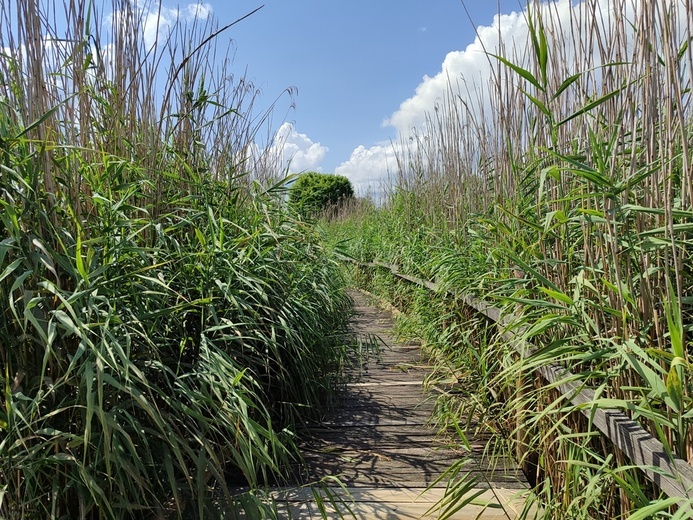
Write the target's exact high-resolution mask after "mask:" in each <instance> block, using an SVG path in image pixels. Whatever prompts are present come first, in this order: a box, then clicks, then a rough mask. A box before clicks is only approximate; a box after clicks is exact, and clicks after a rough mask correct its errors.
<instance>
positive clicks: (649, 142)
mask: <svg viewBox="0 0 693 520" xmlns="http://www.w3.org/2000/svg"><path fill="white" fill-rule="evenodd" d="M692 12H693V11H692V10H691V6H690V5H689V4H688V3H687V2H678V1H667V2H625V1H619V0H610V1H596V0H587V1H585V2H581V3H578V4H575V5H573V4H572V3H570V2H550V3H540V2H530V3H528V5H527V7H526V9H525V10H524V16H525V20H526V24H527V27H528V37H527V40H526V42H525V41H523V42H516V43H514V42H510V41H507V42H502V43H501V45H499V46H498V48H496V49H491V48H489V49H487V52H488V59H489V60H490V63H491V65H492V70H493V73H492V75H491V77H490V80H489V83H488V85H486V86H485V89H484V90H476V91H474V92H482V94H480V99H479V100H478V102H476V103H474V100H472V102H470V101H469V100H468V99H466V97H465V96H463V95H458V94H459V90H457V85H456V84H455V79H454V78H452V79H451V88H450V92H449V93H448V95H447V96H446V97H445V99H443V100H441V102H440V104H439V106H438V107H437V109H436V111H435V112H433V113H431V114H430V115H429V117H428V120H427V123H426V125H425V127H424V128H422V129H418V130H417V132H418V133H414V134H413V135H414V137H413V138H412V139H409V140H408V141H406V142H404V143H402V145H401V146H399V147H398V151H399V158H400V160H399V170H398V176H397V178H396V179H395V182H394V184H393V187H392V189H391V195H390V199H389V202H388V203H387V204H386V205H384V206H383V207H382V208H381V209H379V210H376V209H372V210H370V211H368V212H366V214H365V215H364V214H359V216H358V218H356V219H350V218H349V216H348V214H346V213H345V214H343V215H342V217H341V219H342V222H340V223H339V224H338V225H335V226H332V227H331V229H332V230H333V232H334V233H335V235H336V236H338V237H340V239H344V238H348V237H354V238H353V239H352V241H351V242H347V244H349V243H351V244H353V248H354V249H353V250H352V251H351V254H352V255H353V256H355V257H360V258H362V259H364V260H371V259H373V258H379V259H381V260H384V261H388V262H392V263H396V264H399V265H401V266H402V269H403V271H404V272H407V273H410V274H414V275H417V276H421V277H425V278H428V279H437V280H438V281H440V282H441V283H442V284H443V286H444V287H445V288H446V289H449V290H451V291H462V292H467V293H472V294H475V295H477V296H481V297H483V298H485V299H487V300H490V301H492V302H494V303H495V304H496V305H498V306H502V307H503V308H504V309H505V313H506V315H507V317H508V318H509V319H511V320H512V323H513V324H512V325H510V328H513V329H514V330H516V331H518V332H519V333H520V334H521V337H522V339H525V340H528V341H530V342H532V343H534V344H535V345H537V346H539V347H540V349H539V351H538V353H536V354H534V355H533V356H531V357H530V358H528V359H527V360H524V361H523V360H520V359H519V358H518V357H517V355H516V353H515V350H514V348H513V346H512V345H510V344H508V343H507V341H506V340H505V339H503V336H502V335H498V334H495V333H494V331H493V330H492V329H490V330H489V331H488V334H485V335H483V341H478V342H477V341H474V342H469V341H467V340H468V339H474V336H475V335H476V334H475V333H472V332H469V331H465V326H466V325H465V324H466V323H467V322H466V321H465V320H464V319H462V318H460V319H453V320H450V319H449V316H447V315H442V316H440V317H437V316H435V315H434V316H430V313H428V314H429V316H428V318H427V319H432V320H433V323H434V324H437V325H438V326H439V329H438V330H439V332H440V331H441V330H443V331H445V333H444V335H443V336H442V337H443V338H446V346H445V347H441V351H440V352H441V356H440V357H441V359H443V360H444V362H445V363H446V364H447V365H448V366H451V367H455V368H454V371H456V372H457V373H462V374H464V373H467V371H468V370H471V369H475V368H474V367H478V365H479V362H480V361H481V362H483V366H484V367H485V368H482V370H483V371H484V373H483V374H476V375H474V376H470V377H466V378H465V379H466V380H468V381H469V382H470V383H471V384H472V385H477V387H478V388H479V392H477V394H476V395H477V396H478V395H481V396H487V397H489V396H491V394H492V397H493V399H487V398H483V399H481V398H477V399H473V400H471V401H470V400H469V399H467V400H462V401H459V402H458V404H455V405H454V406H453V405H449V406H446V407H444V409H446V410H449V409H450V408H451V406H453V407H458V408H460V406H461V405H460V404H459V403H462V404H464V403H467V405H466V406H462V407H461V408H460V409H461V410H462V412H460V415H461V418H462V419H463V418H464V414H466V413H474V414H476V415H477V416H478V417H480V418H484V420H482V421H481V423H483V422H484V421H485V422H487V423H488V424H489V425H495V426H493V427H494V428H498V427H502V428H503V431H505V432H510V435H508V436H506V438H510V439H515V441H514V444H515V446H510V447H509V449H510V451H511V452H512V453H513V455H517V456H518V457H519V458H520V459H521V460H520V462H522V463H523V464H524V465H525V466H526V469H527V470H528V477H529V479H530V481H531V482H532V483H533V484H534V485H535V486H534V488H533V493H534V498H535V499H536V501H537V503H538V504H539V505H540V506H541V509H540V510H541V511H543V512H544V514H545V515H546V516H547V517H551V518H594V517H604V518H617V517H628V515H629V514H633V515H634V517H637V518H645V517H648V516H649V515H653V516H656V515H660V516H661V517H670V516H671V515H673V516H677V517H685V516H686V515H687V514H688V513H687V512H686V510H685V508H682V509H677V508H676V507H673V508H672V504H674V503H677V502H678V503H679V505H681V501H683V504H684V506H685V503H687V502H688V499H687V498H685V497H671V498H666V497H663V496H662V495H661V494H660V491H659V490H658V489H657V488H656V487H654V486H653V485H652V484H650V483H649V482H648V481H647V480H646V479H645V478H644V476H643V474H642V473H641V472H639V470H638V468H637V467H634V466H633V465H632V464H631V462H630V461H628V460H627V459H626V458H625V457H624V456H623V455H622V454H621V453H619V452H618V450H616V449H615V448H614V447H613V446H611V445H610V444H609V442H608V441H606V440H605V438H604V437H602V436H601V435H599V433H598V432H596V431H595V430H594V427H593V426H592V425H591V423H590V421H588V420H586V419H585V418H584V417H581V416H580V414H578V413H576V410H575V407H574V406H573V405H571V403H570V402H569V400H567V399H565V398H562V397H560V395H559V394H558V393H557V392H556V391H555V390H554V389H553V388H551V387H550V385H547V384H546V383H545V382H542V381H541V380H538V378H537V377H536V375H535V374H534V372H533V368H534V367H536V366H538V365H541V364H548V363H559V364H560V365H562V366H564V367H566V368H569V369H570V370H571V371H572V372H573V373H578V374H579V375H580V377H581V380H583V381H585V384H586V386H588V387H589V388H593V389H595V390H596V397H595V399H594V401H593V402H592V403H590V404H589V406H588V408H589V407H605V408H606V407H615V408H619V409H621V410H624V411H625V412H626V413H628V414H629V415H630V416H631V417H632V418H633V419H635V420H637V421H639V422H640V423H641V424H642V425H643V426H644V427H645V428H646V429H647V430H648V431H649V432H650V433H651V434H652V435H654V436H655V437H657V438H658V439H659V440H660V441H661V442H662V443H663V444H664V446H665V448H666V449H667V450H669V451H670V452H671V453H675V454H677V455H678V456H679V457H682V458H683V459H685V460H691V456H693V452H692V450H693V443H692V429H691V417H693V408H692V403H693V402H692V401H691V390H692V389H693V388H692V387H691V384H692V382H691V363H690V359H689V354H690V348H691V347H690V340H689V339H688V338H689V334H690V329H691V303H692V299H691V298H692V297H693V293H692V283H691V282H692V280H691V272H693V269H692V267H693V266H692V265H691V257H690V252H691V242H690V232H691V230H692V229H693V228H692V226H693V224H692V223H691V222H692V218H693V205H692V199H691V197H692V194H693V175H692V174H691V172H692V171H693V170H692V169H691V149H690V147H691V135H692V134H691V114H690V109H691V106H690V103H691V96H690V90H691V86H692V85H691V71H692V70H693V49H691V46H690V41H691V33H692V31H693V19H692V18H691V13H692ZM417 136H420V139H417V138H416V137H417ZM370 276H374V275H370ZM377 276H382V275H377ZM367 278H368V277H367ZM369 279H370V278H369ZM409 301H414V300H413V299H412V298H411V297H410V298H409ZM414 303H415V301H414ZM419 306H421V305H419ZM424 306H425V305H424ZM420 314H422V315H425V314H426V312H425V311H424V312H422V313H420ZM472 326H473V325H472V324H471V323H470V324H469V327H472ZM427 328H428V329H429V330H430V325H427ZM425 332H426V330H424V333H425ZM501 332H502V331H501ZM438 337H439V338H440V337H441V336H440V334H439V336H438ZM455 356H456V360H455V359H453V358H454V357H455ZM476 369H478V368H476ZM486 369H491V370H490V371H488V372H487V370H486ZM479 382H481V383H483V384H482V385H479V384H478V383H479ZM484 385H485V386H484ZM482 390H483V391H482ZM489 392H490V393H489ZM461 393H464V392H461ZM448 398H449V396H448ZM472 402H473V404H472ZM478 422H479V421H477V423H478ZM636 511H638V512H637V513H636ZM677 511H678V512H677Z"/></svg>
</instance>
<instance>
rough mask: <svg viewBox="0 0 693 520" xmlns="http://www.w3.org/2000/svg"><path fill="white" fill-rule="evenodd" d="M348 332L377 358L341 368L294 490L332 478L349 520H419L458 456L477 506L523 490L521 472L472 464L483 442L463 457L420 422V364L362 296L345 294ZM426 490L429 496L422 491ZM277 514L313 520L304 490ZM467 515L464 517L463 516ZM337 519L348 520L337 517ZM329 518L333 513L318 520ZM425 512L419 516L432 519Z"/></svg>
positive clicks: (498, 513)
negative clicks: (335, 393)
mask: <svg viewBox="0 0 693 520" xmlns="http://www.w3.org/2000/svg"><path fill="white" fill-rule="evenodd" d="M352 298H353V299H354V302H355V315H354V317H353V319H352V330H353V332H354V334H355V335H356V336H357V337H358V338H360V339H361V341H362V342H363V343H364V344H365V343H368V342H369V341H372V339H373V338H379V342H380V345H379V346H380V348H379V352H378V353H377V355H371V356H369V357H368V358H366V359H364V360H363V362H357V363H355V364H354V366H353V367H352V368H351V370H350V372H349V377H348V379H347V381H348V382H347V383H346V385H345V388H344V389H343V392H342V395H341V399H340V401H339V403H338V405H337V407H336V408H335V410H334V412H333V413H332V414H331V415H330V416H328V417H325V419H324V421H322V422H321V423H320V424H316V425H314V426H313V427H312V428H311V429H310V435H309V436H308V437H307V438H306V440H305V442H304V443H303V445H302V448H303V454H304V458H305V465H304V466H302V467H301V468H300V470H299V471H297V476H296V484H297V485H307V484H311V483H314V482H316V481H320V480H321V479H325V478H328V479H329V478H331V477H338V478H339V480H340V482H341V483H342V484H343V485H344V489H342V490H340V489H339V488H336V487H335V488H333V489H332V491H329V490H328V491H327V493H328V494H329V493H336V494H338V495H339V496H342V497H343V498H344V495H345V494H346V493H345V492H346V491H348V492H349V494H350V495H351V496H350V497H346V498H345V506H349V508H350V510H351V511H352V512H353V513H354V516H355V517H356V518H393V519H394V518H421V517H422V515H423V514H424V513H425V512H426V511H427V510H428V509H429V508H430V507H431V506H432V505H433V504H435V502H436V501H438V500H440V499H441V498H442V496H443V491H444V489H443V488H444V487H445V485H446V482H445V481H442V482H437V483H436V480H437V479H438V478H439V477H440V476H441V475H442V474H443V473H444V472H445V471H446V470H447V469H448V468H449V467H450V466H451V465H452V464H453V463H455V462H458V461H460V459H464V460H465V462H464V469H463V472H469V473H470V475H472V476H474V477H475V481H476V483H475V485H474V487H475V489H478V490H479V491H478V492H479V493H480V499H482V500H483V499H486V500H488V501H491V502H494V503H495V504H496V507H499V506H500V503H502V502H506V504H510V502H511V501H510V500H509V497H510V496H512V495H514V494H516V493H518V492H521V491H522V490H524V489H526V487H527V484H526V481H525V479H524V476H523V475H522V472H521V471H520V470H519V469H518V468H517V467H516V466H515V464H514V463H513V462H512V461H510V460H500V461H494V465H493V467H489V464H488V461H486V460H484V459H483V458H482V452H483V448H484V445H485V442H486V440H485V439H470V442H471V444H472V450H471V452H464V453H463V452H460V451H456V450H454V449H452V448H450V447H449V446H446V445H445V444H444V442H443V440H442V439H441V438H439V437H437V436H436V435H435V432H434V431H433V430H432V429H431V428H430V427H429V426H428V425H427V423H428V420H429V418H430V417H431V413H432V411H433V400H432V399H431V398H429V397H427V396H426V394H425V393H424V389H423V380H424V377H425V375H426V372H427V370H428V369H429V367H428V366H427V365H426V364H425V363H424V362H423V361H422V359H421V350H420V345H419V344H418V343H416V342H398V341H396V340H395V339H394V338H393V336H392V327H393V320H392V316H391V314H390V313H389V312H388V311H384V310H381V309H376V308H375V307H373V306H371V305H369V304H368V302H367V299H366V297H365V295H364V294H362V293H360V292H353V293H352ZM429 486H432V487H434V488H438V489H431V490H429V491H427V492H426V493H424V491H426V488H428V487H429ZM278 498H281V499H285V500H286V501H287V504H286V505H285V507H287V510H286V511H285V512H286V514H287V517H289V514H290V513H291V516H292V517H294V518H311V517H314V518H320V515H319V514H318V513H317V507H316V506H315V500H314V496H313V494H312V492H310V490H308V489H307V488H303V489H300V490H298V491H293V492H288V493H285V494H284V495H283V496H280V497H278ZM472 509H474V510H472ZM463 511H464V512H460V513H457V514H456V515H455V516H453V517H451V518H460V519H461V518H476V517H477V514H478V513H480V511H481V509H479V508H473V507H472V508H470V509H468V508H465V509H464V510H463ZM346 516H347V517H348V516H350V515H348V514H347V515H346ZM333 517H334V518H337V517H339V515H338V513H336V512H335V513H334V516H329V515H328V518H333ZM436 517H437V515H432V516H429V517H426V518H436ZM513 517H514V514H512V507H509V510H508V511H507V514H506V512H505V511H504V510H503V508H500V509H495V510H488V511H487V512H485V513H483V514H482V516H480V517H479V518H513Z"/></svg>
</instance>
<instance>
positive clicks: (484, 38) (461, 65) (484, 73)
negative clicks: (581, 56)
mask: <svg viewBox="0 0 693 520" xmlns="http://www.w3.org/2000/svg"><path fill="white" fill-rule="evenodd" d="M669 1H670V2H672V3H678V5H679V11H680V13H685V12H687V11H686V9H685V6H684V4H683V2H682V0H669ZM642 3H643V0H635V1H634V2H633V4H634V5H633V4H631V3H629V2H626V4H627V5H626V6H624V11H623V13H622V15H624V16H625V17H626V18H627V19H629V20H632V19H633V12H634V11H633V10H634V9H635V7H636V6H637V5H640V4H642ZM597 5H598V9H599V11H600V12H599V14H598V15H597V18H598V19H599V20H600V22H599V23H600V24H602V27H601V29H600V30H601V31H604V32H608V31H611V27H612V26H613V25H614V16H619V15H617V14H615V13H614V12H612V2H610V1H601V2H599V1H598V2H597ZM541 6H542V7H541V9H542V11H543V12H542V18H543V19H545V20H547V19H553V20H554V21H555V25H554V27H555V28H557V27H560V28H561V29H555V37H557V38H560V37H561V36H560V34H559V33H560V30H563V31H565V32H567V31H570V30H571V18H572V22H573V24H575V23H577V24H578V26H579V27H580V29H579V30H580V31H587V30H589V29H590V23H592V22H591V20H592V16H589V15H588V14H587V11H586V10H587V7H586V4H585V2H577V3H575V2H574V0H558V1H556V2H548V3H547V2H543V3H542V4H541ZM549 11H550V13H549ZM684 19H685V16H680V19H679V23H680V24H682V25H681V27H679V34H685V31H684V27H685V25H683V24H684V21H685V20H684ZM422 29H423V27H422V28H420V29H419V30H422ZM549 32H550V33H551V31H549ZM551 37H552V35H551V34H549V39H550V38H551ZM626 37H627V38H628V41H629V42H630V41H632V34H626ZM578 39H579V38H578ZM574 43H575V38H574V37H572V36H571V35H570V34H568V37H567V38H565V40H564V42H563V44H562V45H565V47H564V53H565V54H564V55H563V57H564V59H566V60H567V62H568V63H571V62H572V60H573V59H574V58H575V54H576V51H575V49H574ZM593 45H594V47H593V48H592V49H591V57H592V59H593V60H594V61H593V63H592V66H596V65H597V64H599V63H600V61H599V49H598V48H597V47H596V45H597V43H596V42H594V43H593ZM549 48H552V42H551V41H549ZM499 49H501V50H500V51H499ZM529 52H532V48H531V42H530V39H529V28H528V25H527V18H526V13H525V12H512V13H510V14H502V15H496V16H495V17H494V19H493V22H492V24H491V25H490V26H480V27H478V28H477V30H476V36H475V39H474V41H473V42H472V43H471V44H469V45H468V46H467V47H466V48H465V49H464V50H455V51H451V52H449V53H448V54H447V55H446V56H445V59H444V60H443V63H442V64H441V68H440V72H438V73H437V74H435V75H434V76H424V77H423V79H422V81H421V83H420V84H419V85H418V86H417V88H416V90H415V92H414V94H413V95H412V96H411V97H410V98H408V99H406V100H404V101H403V102H402V103H401V104H400V106H399V108H398V109H397V110H396V111H395V112H394V113H393V114H392V115H391V116H390V117H389V118H387V119H386V120H385V121H383V126H385V127H388V126H389V127H392V128H393V129H394V130H395V136H396V137H395V142H396V143H402V142H405V143H407V142H408V143H416V142H417V139H416V138H414V140H413V141H410V137H411V136H413V135H414V136H416V135H418V136H419V137H420V136H422V135H425V133H426V131H425V125H426V121H427V118H430V116H431V114H434V113H435V112H436V110H437V109H439V108H440V107H441V106H442V105H443V101H444V100H445V99H446V98H447V99H450V98H455V99H456V100H457V101H456V103H458V104H459V106H464V110H463V112H465V114H468V115H469V116H472V117H475V118H478V117H480V114H483V117H484V118H489V117H490V114H491V113H492V107H493V106H495V105H497V104H498V101H497V100H495V99H494V98H493V97H492V96H493V95H494V93H495V90H493V89H489V81H490V80H491V79H492V75H493V74H494V72H495V69H496V67H497V65H498V61H497V60H496V59H495V58H494V57H492V56H489V54H502V55H505V56H509V57H510V59H511V61H513V62H514V63H517V64H519V65H521V66H525V63H526V59H527V57H528V53H529ZM583 52H584V50H583ZM579 66H580V65H576V67H579ZM584 68H585V67H584V66H583V69H582V70H584ZM598 74H599V73H598V72H597V75H598ZM511 76H512V74H511ZM597 77H598V76H597ZM517 81H518V82H520V81H522V80H520V79H517ZM467 111H468V112H467ZM487 120H488V119H487ZM395 146H396V147H397V148H400V145H399V144H396V145H395ZM414 146H415V145H414ZM400 149H401V148H400ZM388 169H389V171H391V172H393V173H395V172H396V170H397V164H396V161H395V151H394V150H393V147H392V146H383V145H377V146H373V147H370V148H367V147H365V146H363V145H361V146H359V147H358V148H356V149H355V150H354V151H353V153H352V155H351V157H350V159H349V160H348V161H346V162H344V163H343V164H342V165H340V166H339V167H338V168H337V170H336V173H340V174H342V175H346V176H347V177H349V178H350V179H351V181H352V183H354V185H355V186H356V185H358V186H360V187H365V186H367V187H373V186H377V185H379V184H380V183H381V182H382V181H383V180H384V179H387V177H388Z"/></svg>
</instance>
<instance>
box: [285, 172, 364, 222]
mask: <svg viewBox="0 0 693 520" xmlns="http://www.w3.org/2000/svg"><path fill="white" fill-rule="evenodd" d="M353 196H354V188H353V187H352V186H351V182H350V181H349V179H347V178H346V177H344V176H343V175H332V174H327V173H317V172H306V173H302V174H301V175H299V176H298V179H296V181H295V182H294V183H293V184H292V185H291V189H290V190H289V203H290V204H291V205H292V206H293V207H294V208H296V210H297V211H298V212H299V213H300V214H302V215H303V216H311V215H317V214H318V213H320V212H322V211H324V210H326V209H328V208H330V207H331V206H334V205H338V204H342V203H344V202H346V201H348V200H349V199H351V198H352V197H353Z"/></svg>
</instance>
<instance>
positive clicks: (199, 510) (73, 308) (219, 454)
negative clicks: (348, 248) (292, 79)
mask: <svg viewBox="0 0 693 520" xmlns="http://www.w3.org/2000/svg"><path fill="white" fill-rule="evenodd" d="M37 8H38V4H35V3H33V2H28V3H26V2H23V3H22V2H17V3H12V4H8V3H3V4H2V7H1V8H0V19H1V20H2V25H3V31H0V48H2V49H4V51H3V55H2V56H1V57H0V106H2V110H0V206H1V209H0V222H2V236H1V237H0V300H1V301H2V302H3V303H2V311H1V312H2V320H0V386H1V387H2V390H3V398H2V405H0V431H1V432H2V433H1V435H0V516H2V517H3V518H8V519H15V518H16V519H19V518H21V519H31V518H36V519H39V518H40V519H43V518H56V519H59V518H152V517H157V518H162V517H163V518H210V517H214V518H216V517H220V516H223V515H227V516H229V515H230V516H233V515H237V514H240V513H241V511H239V509H242V508H247V509H248V510H247V511H246V513H247V514H248V515H255V516H262V515H266V516H267V517H271V515H272V514H273V513H272V504H271V503H270V502H268V501H266V500H264V499H263V498H262V492H261V490H262V489H263V488H264V487H265V486H266V485H268V484H274V483H281V482H284V478H285V477H286V476H287V471H288V466H289V465H290V464H292V463H293V462H295V459H296V458H297V457H298V454H297V453H296V449H295V448H294V442H295V436H296V435H297V434H298V433H299V431H300V427H301V424H302V423H303V422H305V421H307V420H310V419H314V418H316V417H319V416H320V414H321V410H322V408H323V407H325V406H327V405H329V402H330V395H331V391H332V388H333V387H334V384H335V382H336V381H337V379H338V377H339V369H340V367H342V366H343V365H344V364H345V360H346V359H347V356H348V355H349V352H348V347H347V344H346V343H345V342H344V336H343V334H344V333H345V326H346V321H347V319H348V316H349V309H350V301H349V299H348V297H347V296H346V294H345V292H344V285H345V282H344V279H343V277H342V275H341V268H340V267H339V266H338V265H337V263H336V262H335V260H334V259H333V257H332V254H331V252H330V251H328V250H327V249H325V248H324V247H323V246H322V245H321V240H320V236H319V235H318V234H317V233H316V232H315V231H314V230H313V228H312V227H311V226H309V225H307V224H306V223H304V222H302V221H300V220H298V219H296V218H294V217H293V216H292V215H291V214H290V213H289V212H288V211H287V210H286V208H285V204H284V195H285V185H284V181H280V180H279V179H280V176H281V173H282V172H281V171H279V170H278V169H277V167H276V164H273V163H272V158H271V157H269V156H268V155H267V154H265V153H264V152H263V151H262V149H260V148H258V141H256V137H258V134H259V133H260V132H262V131H269V130H266V123H267V122H268V118H269V115H268V114H259V115H258V114H255V113H254V111H253V105H254V103H255V99H256V97H257V95H258V91H257V89H256V88H255V87H254V86H253V85H252V84H251V83H250V82H248V81H247V80H246V79H245V78H242V77H238V76H235V75H232V74H231V72H230V67H231V62H230V61H229V60H228V59H227V58H225V57H224V51H223V49H217V47H216V43H215V42H216V41H217V40H216V39H215V38H216V36H217V35H218V34H219V29H218V28H217V27H215V26H214V24H213V23H212V22H209V21H208V22H204V21H203V20H197V21H195V22H194V23H193V22H191V23H189V24H183V23H178V24H175V25H174V26H173V27H172V28H171V32H170V34H169V35H168V36H167V37H166V38H165V39H164V40H162V41H159V42H158V43H157V45H156V46H154V47H152V48H149V47H147V46H146V43H145V38H144V37H143V34H142V31H143V25H142V22H143V20H142V18H141V17H142V16H143V12H147V11H148V10H149V9H150V8H151V9H156V6H154V5H141V4H137V6H135V4H132V3H130V2H113V4H112V5H110V9H111V11H112V12H113V13H114V16H113V17H112V18H108V17H107V16H106V15H107V14H108V13H105V12H101V11H99V10H97V8H96V7H94V5H93V4H92V3H91V2H82V1H81V0H74V1H71V2H67V3H65V4H62V5H55V4H51V3H49V4H46V5H43V4H42V6H41V8H42V9H44V8H45V9H47V10H48V11H47V12H38V11H37V10H36V9H37ZM139 8H141V9H144V11H139V10H138V9H139ZM56 9H57V10H58V13H57V15H56V13H55V12H54V10H56ZM56 17H57V18H58V19H65V20H68V21H70V23H68V24H67V25H68V26H69V28H68V29H67V31H68V32H67V34H59V33H58V29H57V26H56V25H54V24H53V20H54V19H55V18H56ZM107 22H110V24H109V23H107ZM58 25H59V24H58ZM222 29H223V28H222ZM217 67H218V68H217ZM273 179H274V180H273ZM236 486H244V488H245V489H250V491H248V492H246V493H245V494H243V495H241V496H236V491H235V489H236ZM234 504H235V506H234Z"/></svg>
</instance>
